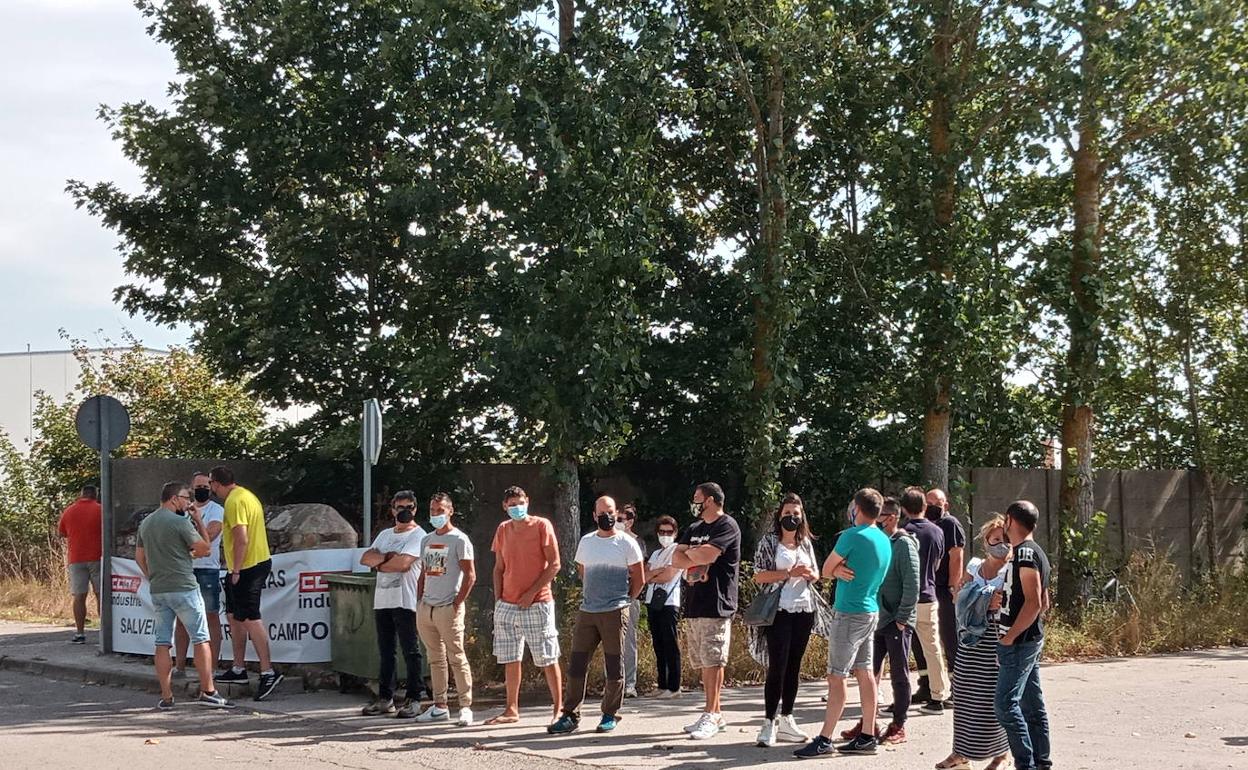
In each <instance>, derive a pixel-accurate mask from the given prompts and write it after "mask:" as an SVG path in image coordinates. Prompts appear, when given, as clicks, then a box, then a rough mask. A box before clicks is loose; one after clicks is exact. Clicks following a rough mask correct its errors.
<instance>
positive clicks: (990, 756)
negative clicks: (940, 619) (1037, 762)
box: [936, 516, 1010, 770]
mask: <svg viewBox="0 0 1248 770" xmlns="http://www.w3.org/2000/svg"><path fill="white" fill-rule="evenodd" d="M979 540H980V543H981V545H982V547H983V550H984V558H983V559H972V560H971V563H970V564H969V565H968V566H967V570H966V575H965V576H964V577H963V587H962V592H960V593H959V601H958V604H959V606H961V605H962V604H963V599H964V598H969V597H964V595H963V594H964V593H965V592H976V593H984V592H991V591H1000V590H1001V587H1002V586H1003V585H1004V582H1005V565H1006V563H1007V562H1008V561H1009V558H1010V543H1009V541H1008V540H1006V538H1005V519H1004V518H1002V517H1001V516H994V517H993V518H992V519H991V520H990V521H988V523H986V524H984V526H983V527H981V528H980V530H979ZM963 620H964V618H962V617H961V613H959V623H958V637H959V639H958V657H957V664H956V666H955V668H954V673H953V703H954V709H953V753H952V754H950V755H949V757H948V758H947V759H945V760H944V761H943V762H940V763H939V764H937V765H936V768H937V770H971V762H972V761H983V760H992V761H991V762H990V763H989V764H988V766H987V770H1005V769H1006V768H1008V767H1009V766H1010V744H1009V742H1008V741H1007V740H1006V737H1005V730H1003V729H1002V728H1001V725H1000V724H998V723H997V717H996V712H995V710H994V708H993V699H994V697H995V694H996V690H997V639H998V638H999V637H1000V635H1001V632H1000V629H999V628H998V626H997V610H988V612H987V617H986V618H982V619H981V620H980V622H979V623H976V624H966V626H970V625H979V626H981V628H980V630H982V631H983V633H982V634H981V635H980V636H979V638H978V639H975V640H974V641H973V642H972V643H971V644H969V645H968V644H964V643H963V637H964V635H965V634H966V631H967V628H966V627H964V623H963Z"/></svg>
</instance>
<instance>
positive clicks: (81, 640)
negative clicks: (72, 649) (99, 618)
mask: <svg viewBox="0 0 1248 770" xmlns="http://www.w3.org/2000/svg"><path fill="white" fill-rule="evenodd" d="M69 643H70V644H86V643H87V635H86V634H74V636H73V638H72V639H70V640H69Z"/></svg>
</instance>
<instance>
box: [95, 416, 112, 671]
mask: <svg viewBox="0 0 1248 770" xmlns="http://www.w3.org/2000/svg"><path fill="white" fill-rule="evenodd" d="M96 409H97V410H98V411H97V413H96V420H97V421H98V423H99V426H100V447H101V449H100V509H101V512H102V515H101V516H100V526H101V527H102V528H103V532H101V533H100V544H101V545H102V546H103V548H102V549H101V553H100V652H102V653H104V654H108V653H111V652H112V651H113V478H112V457H111V456H110V455H111V454H112V452H111V451H110V450H109V449H108V448H107V447H108V446H109V443H108V421H107V420H105V419H104V406H103V403H102V402H97V405H96Z"/></svg>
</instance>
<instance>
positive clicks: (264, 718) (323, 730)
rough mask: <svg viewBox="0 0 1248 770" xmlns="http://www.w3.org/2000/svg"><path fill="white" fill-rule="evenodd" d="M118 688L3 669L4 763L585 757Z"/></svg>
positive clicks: (158, 767)
mask: <svg viewBox="0 0 1248 770" xmlns="http://www.w3.org/2000/svg"><path fill="white" fill-rule="evenodd" d="M156 700H157V698H155V697H154V696H152V695H148V694H144V693H141V692H133V691H130V690H123V689H118V688H112V687H101V686H96V685H83V684H76V683H69V682H61V681H54V680H47V679H43V678H41V677H36V676H31V675H29V674H22V673H16V672H11V671H0V768H4V770H26V768H77V767H90V768H109V769H111V768H118V769H121V768H124V770H149V769H150V770H174V769H175V768H177V769H178V770H183V769H185V770H193V769H195V768H222V767H265V768H298V770H320V769H321V768H336V769H338V770H341V769H342V768H387V767H394V768H400V767H401V768H417V769H418V768H430V769H431V770H448V769H449V768H459V769H462V768H469V767H471V768H474V770H475V769H476V768H489V770H495V768H497V770H520V769H521V768H522V769H523V770H567V768H575V767H578V765H577V764H576V763H575V762H568V761H566V760H558V759H543V758H539V757H533V756H529V755H524V754H517V753H514V752H509V751H479V750H474V749H473V748H470V747H464V746H459V747H454V746H445V745H444V744H441V743H439V744H437V745H435V744H434V743H433V742H432V741H430V740H428V739H426V738H421V737H412V736H397V735H386V734H378V733H375V732H373V731H370V730H361V729H360V726H359V725H358V724H350V723H346V724H343V723H337V722H326V721H321V720H316V719H307V718H302V717H298V716H291V715H287V714H273V713H263V714H262V713H259V712H254V711H252V710H251V709H250V708H247V706H249V705H251V704H250V703H249V702H245V703H243V704H242V706H243V707H242V708H238V709H235V710H232V711H218V710H211V709H205V708H202V707H198V706H194V705H190V704H187V705H182V704H179V705H178V707H177V708H176V709H174V710H173V711H168V712H164V711H158V710H156V709H155V708H154V707H155V704H156Z"/></svg>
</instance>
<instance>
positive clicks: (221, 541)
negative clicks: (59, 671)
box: [58, 466, 283, 709]
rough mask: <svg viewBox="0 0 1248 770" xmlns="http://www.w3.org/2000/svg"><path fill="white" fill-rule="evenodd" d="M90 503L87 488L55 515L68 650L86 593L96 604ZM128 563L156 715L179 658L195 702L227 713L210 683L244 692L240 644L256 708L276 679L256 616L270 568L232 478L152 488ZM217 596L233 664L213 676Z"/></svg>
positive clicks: (260, 526)
mask: <svg viewBox="0 0 1248 770" xmlns="http://www.w3.org/2000/svg"><path fill="white" fill-rule="evenodd" d="M97 498H98V495H97V492H96V489H95V487H93V486H87V487H84V488H83V489H82V493H81V495H80V497H79V499H78V500H77V501H75V502H74V503H73V504H72V505H70V506H69V507H68V508H67V509H66V510H65V511H64V513H62V515H61V520H60V523H59V526H58V529H59V531H60V533H61V535H62V536H63V537H66V538H67V539H68V541H69V542H68V550H69V559H68V561H69V576H70V589H71V592H72V594H73V597H74V616H75V617H74V620H75V624H76V629H75V633H74V636H73V637H72V639H71V640H70V641H71V642H73V643H75V644H84V643H86V636H85V633H84V622H85V620H86V599H87V588H88V586H91V587H92V588H94V590H95V595H96V599H97V602H98V600H99V598H100V571H99V560H100V550H101V549H100V535H101V524H100V516H101V511H100V505H99V502H98V499H97ZM217 500H220V501H222V502H221V503H218V502H217ZM222 546H224V547H222ZM222 552H224V554H225V568H226V574H225V576H224V577H222V575H221V561H220V554H221V553H222ZM134 556H135V561H136V562H137V563H138V565H139V569H140V570H141V571H142V572H143V575H144V577H146V578H147V581H148V587H149V590H150V593H151V598H152V606H153V608H154V610H155V614H156V618H155V621H156V623H155V637H156V640H155V641H156V655H155V658H154V661H155V666H156V679H157V682H158V684H159V685H160V693H161V698H160V701H159V703H158V706H159V708H162V709H171V708H173V707H174V705H175V701H174V694H173V678H174V677H175V676H177V677H178V678H182V677H185V676H187V673H186V662H187V654H188V651H189V653H190V655H191V659H192V661H193V665H194V668H195V672H196V675H197V676H198V678H199V696H198V698H197V699H196V702H197V703H198V704H200V705H202V706H208V707H213V708H232V707H233V706H234V703H233V702H231V701H229V700H227V699H226V698H225V697H223V696H222V695H220V694H219V693H218V692H217V690H216V687H215V685H214V681H215V682H231V683H235V684H238V683H249V682H250V675H249V674H248V672H247V669H246V651H247V642H248V641H250V642H251V644H252V646H253V648H254V649H255V651H256V656H257V657H258V658H259V663H260V677H259V681H258V682H257V685H256V687H255V698H256V700H265V699H266V698H268V697H269V696H270V695H272V694H273V691H274V690H276V689H277V686H278V685H279V684H281V682H282V679H283V675H282V674H279V673H277V672H276V671H275V670H274V669H273V665H272V661H271V660H270V657H269V636H268V632H267V631H266V630H265V628H264V625H263V623H262V622H261V614H260V597H261V593H262V592H263V590H264V587H265V585H266V583H267V581H268V577H269V572H270V570H271V568H272V561H271V559H270V554H269V541H268V534H267V532H266V530H265V526H264V507H263V506H262V505H261V504H260V500H259V499H257V497H256V496H255V495H254V494H252V492H251V491H249V490H247V489H246V488H244V487H242V486H240V485H239V484H238V483H237V482H236V481H235V478H234V473H233V471H232V470H230V469H229V468H227V467H225V466H218V467H216V468H213V469H212V471H211V472H208V473H204V472H200V471H197V472H195V473H194V474H192V476H191V480H190V481H189V482H183V481H170V482H168V483H166V484H165V485H164V486H162V487H161V490H160V507H158V508H157V509H156V510H154V511H152V512H151V513H149V514H147V515H146V516H144V517H143V519H142V521H141V522H140V523H139V529H138V537H137V542H136V547H135V554H134ZM223 595H224V598H225V602H224V605H225V613H226V618H227V622H228V625H229V629H230V643H231V647H232V650H233V663H232V665H231V666H230V667H229V668H227V669H223V670H220V671H218V670H216V665H217V661H218V660H219V659H220V650H221V622H220V612H221V609H222V601H221V600H222V596H223ZM79 607H81V612H80V611H79ZM175 641H176V643H177V645H176V648H175V646H174V642H175Z"/></svg>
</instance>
